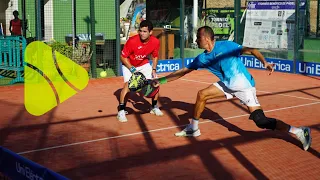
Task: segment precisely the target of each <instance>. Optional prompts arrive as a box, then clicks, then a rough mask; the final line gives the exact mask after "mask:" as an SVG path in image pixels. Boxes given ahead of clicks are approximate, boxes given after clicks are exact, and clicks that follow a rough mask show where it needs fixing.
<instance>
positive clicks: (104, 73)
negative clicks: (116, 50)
mask: <svg viewBox="0 0 320 180" xmlns="http://www.w3.org/2000/svg"><path fill="white" fill-rule="evenodd" d="M107 75H108V74H107V71H101V72H100V76H101V77H107Z"/></svg>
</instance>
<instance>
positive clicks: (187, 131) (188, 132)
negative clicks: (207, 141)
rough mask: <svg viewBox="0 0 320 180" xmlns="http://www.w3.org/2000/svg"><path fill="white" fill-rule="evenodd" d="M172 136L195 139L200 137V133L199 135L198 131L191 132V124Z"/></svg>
mask: <svg viewBox="0 0 320 180" xmlns="http://www.w3.org/2000/svg"><path fill="white" fill-rule="evenodd" d="M174 135H175V136H178V137H186V136H188V137H189V136H192V137H197V136H200V135H201V133H200V129H197V130H193V129H192V124H188V125H187V127H186V128H185V129H184V130H182V131H181V132H177V133H175V134H174Z"/></svg>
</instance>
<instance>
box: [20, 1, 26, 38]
mask: <svg viewBox="0 0 320 180" xmlns="http://www.w3.org/2000/svg"><path fill="white" fill-rule="evenodd" d="M21 1H22V2H21V5H22V33H23V36H24V37H25V38H27V30H26V25H27V22H26V0H21Z"/></svg>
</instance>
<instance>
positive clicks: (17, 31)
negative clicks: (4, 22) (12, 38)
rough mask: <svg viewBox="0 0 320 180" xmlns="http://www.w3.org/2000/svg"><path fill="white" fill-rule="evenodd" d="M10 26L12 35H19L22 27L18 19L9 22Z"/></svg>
mask: <svg viewBox="0 0 320 180" xmlns="http://www.w3.org/2000/svg"><path fill="white" fill-rule="evenodd" d="M11 26H12V29H11V31H12V35H21V27H22V23H21V21H20V19H17V20H16V21H15V20H11Z"/></svg>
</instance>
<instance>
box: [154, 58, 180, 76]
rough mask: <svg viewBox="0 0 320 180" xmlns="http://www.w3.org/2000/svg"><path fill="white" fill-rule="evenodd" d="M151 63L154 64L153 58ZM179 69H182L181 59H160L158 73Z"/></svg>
mask: <svg viewBox="0 0 320 180" xmlns="http://www.w3.org/2000/svg"><path fill="white" fill-rule="evenodd" d="M150 64H151V65H152V60H151V61H150ZM179 69H182V61H181V59H166V60H159V61H158V65H157V73H164V72H174V71H177V70H179Z"/></svg>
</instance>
